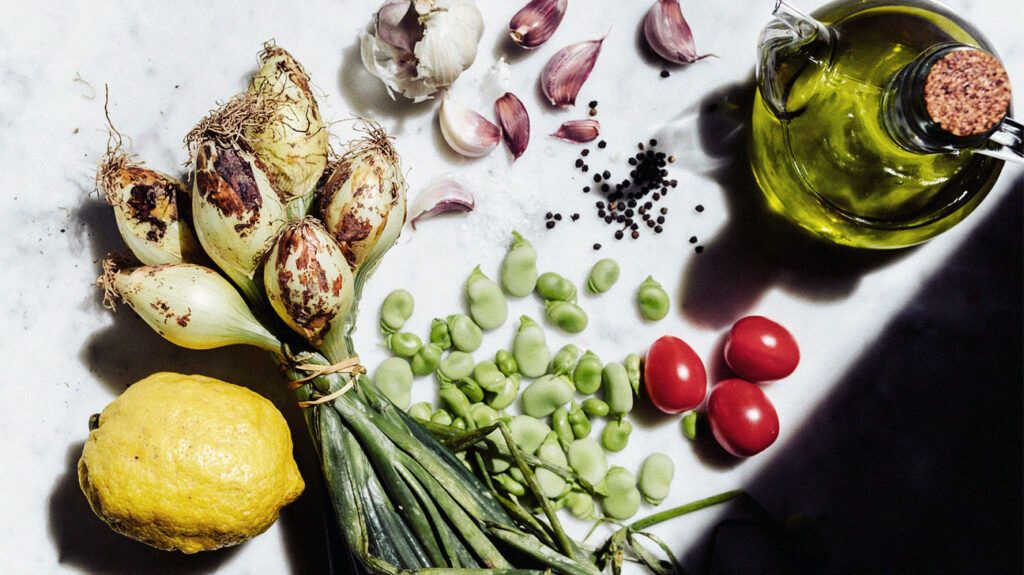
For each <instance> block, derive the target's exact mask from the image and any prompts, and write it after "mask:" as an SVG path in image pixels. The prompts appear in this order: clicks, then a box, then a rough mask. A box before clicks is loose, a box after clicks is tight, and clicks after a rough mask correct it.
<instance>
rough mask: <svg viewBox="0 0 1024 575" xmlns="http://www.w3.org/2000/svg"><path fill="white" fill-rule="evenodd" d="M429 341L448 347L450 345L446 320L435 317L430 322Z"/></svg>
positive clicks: (443, 347)
mask: <svg viewBox="0 0 1024 575" xmlns="http://www.w3.org/2000/svg"><path fill="white" fill-rule="evenodd" d="M430 343H432V344H434V345H436V346H438V347H440V348H441V349H448V348H450V347H451V346H452V337H451V334H449V333H448V322H447V321H446V320H443V319H440V318H437V319H435V320H434V321H432V322H430Z"/></svg>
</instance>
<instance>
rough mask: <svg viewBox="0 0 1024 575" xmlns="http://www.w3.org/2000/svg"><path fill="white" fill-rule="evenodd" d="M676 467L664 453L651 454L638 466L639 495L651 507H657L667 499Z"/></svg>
mask: <svg viewBox="0 0 1024 575" xmlns="http://www.w3.org/2000/svg"><path fill="white" fill-rule="evenodd" d="M675 473H676V467H675V464H674V463H673V462H672V459H671V458H670V457H669V456H667V455H665V454H664V453H652V454H650V455H648V456H647V459H644V462H643V464H641V465H640V477H639V478H638V480H637V485H638V487H639V488H640V493H641V495H643V496H644V499H645V500H646V501H647V502H648V503H651V504H652V505H657V504H659V503H661V502H662V501H664V500H665V498H666V497H668V492H669V488H670V487H671V485H672V478H673V477H675Z"/></svg>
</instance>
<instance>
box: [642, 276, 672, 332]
mask: <svg viewBox="0 0 1024 575" xmlns="http://www.w3.org/2000/svg"><path fill="white" fill-rule="evenodd" d="M636 303H637V306H638V307H639V308H640V315H641V316H643V318H644V319H646V320H650V321H658V320H660V319H664V317H665V316H666V315H668V308H669V299H668V292H666V291H665V288H663V287H661V284H660V283H658V282H657V281H655V280H654V278H653V277H652V276H647V279H645V280H644V281H643V283H641V284H640V288H639V289H637V292H636Z"/></svg>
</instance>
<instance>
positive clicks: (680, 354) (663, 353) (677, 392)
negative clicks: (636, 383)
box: [644, 335, 708, 413]
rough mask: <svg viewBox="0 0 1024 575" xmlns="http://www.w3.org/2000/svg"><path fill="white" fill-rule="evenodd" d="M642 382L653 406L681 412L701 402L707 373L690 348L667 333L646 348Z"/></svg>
mask: <svg viewBox="0 0 1024 575" xmlns="http://www.w3.org/2000/svg"><path fill="white" fill-rule="evenodd" d="M644 385H645V386H646V387H647V395H648V397H650V398H651V402H652V403H654V406H655V407H657V408H658V409H660V410H661V411H663V412H665V413H682V412H684V411H689V410H691V409H693V408H695V407H697V406H698V405H700V404H701V402H702V401H704V396H705V395H707V391H708V376H707V372H706V371H704V363H703V362H701V360H700V357H698V356H697V353H696V352H694V351H693V348H691V347H690V346H688V345H686V342H684V341H683V340H681V339H679V338H678V337H672V336H670V335H666V336H663V337H660V338H658V339H657V340H655V342H654V343H653V344H652V345H651V348H650V349H649V350H647V358H646V360H645V361H644Z"/></svg>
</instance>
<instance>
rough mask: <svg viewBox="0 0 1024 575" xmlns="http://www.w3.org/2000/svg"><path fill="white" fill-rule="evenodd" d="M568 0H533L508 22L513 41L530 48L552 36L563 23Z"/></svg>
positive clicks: (509, 33)
mask: <svg viewBox="0 0 1024 575" xmlns="http://www.w3.org/2000/svg"><path fill="white" fill-rule="evenodd" d="M567 5H568V0H532V1H531V2H530V3H529V4H527V5H526V6H523V8H522V9H521V10H519V11H518V12H516V15H515V16H513V17H512V20H511V21H510V22H509V24H508V35H509V36H510V37H511V38H512V41H513V42H515V43H516V44H518V45H519V46H521V47H523V48H526V49H528V50H530V49H533V48H536V47H537V46H540V45H541V44H543V43H544V42H547V41H548V39H550V38H551V36H552V34H554V33H555V30H557V29H558V25H559V24H561V23H562V18H563V17H564V16H565V9H566V6H567Z"/></svg>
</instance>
